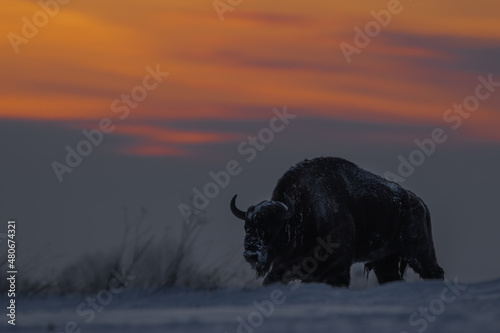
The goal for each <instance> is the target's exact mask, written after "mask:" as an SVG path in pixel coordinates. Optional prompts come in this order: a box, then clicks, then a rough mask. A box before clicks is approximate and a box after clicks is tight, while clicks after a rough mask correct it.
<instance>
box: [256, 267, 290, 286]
mask: <svg viewBox="0 0 500 333" xmlns="http://www.w3.org/2000/svg"><path fill="white" fill-rule="evenodd" d="M278 282H281V283H284V284H287V283H288V281H284V280H283V272H282V271H281V270H277V269H272V270H271V271H270V272H269V273H268V274H267V275H266V277H265V278H264V281H263V282H262V284H263V285H264V286H267V285H270V284H273V283H278Z"/></svg>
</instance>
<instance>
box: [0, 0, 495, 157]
mask: <svg viewBox="0 0 500 333" xmlns="http://www.w3.org/2000/svg"><path fill="white" fill-rule="evenodd" d="M46 2H50V1H46ZM222 2H226V1H222ZM353 2H354V1H315V2H305V1H274V2H269V1H260V0H243V1H242V2H241V4H240V5H238V6H236V7H234V8H233V10H232V11H227V12H225V13H224V21H221V20H220V19H219V16H218V14H217V12H216V10H215V9H214V6H213V3H212V1H211V0H208V1H194V0H183V1H178V2H173V1H164V0H144V1H130V0H122V1H107V2H103V1H97V0H85V1H79V0H72V1H69V2H68V3H67V4H64V5H60V9H59V11H58V12H57V13H56V14H55V15H54V17H50V18H49V19H48V23H47V24H45V25H44V24H42V25H41V26H40V27H39V28H38V32H37V33H35V35H34V36H33V37H30V38H27V39H26V41H27V43H22V44H19V45H18V46H17V47H18V51H19V52H17V53H16V52H15V47H13V46H12V43H11V41H10V40H9V36H11V38H12V36H13V35H12V34H10V35H9V33H15V34H17V35H20V36H22V28H23V25H24V23H23V20H22V18H23V17H26V18H27V19H28V20H29V21H31V22H33V16H34V15H35V16H36V15H37V13H39V12H40V10H41V7H40V5H39V4H38V2H37V1H23V0H17V1H12V2H9V5H8V7H7V6H5V7H6V8H4V9H3V10H2V12H1V13H0V31H1V32H2V33H3V36H4V37H3V38H2V39H0V49H1V53H0V70H1V73H2V76H1V80H0V118H10V119H25V120H26V119H27V120H40V121H47V120H49V121H59V122H63V123H68V124H69V123H71V126H74V124H75V123H76V124H78V123H79V121H81V127H82V128H85V126H88V125H89V124H91V123H92V122H94V123H95V126H97V125H98V123H99V120H100V119H101V118H104V117H109V118H112V119H114V120H116V119H117V118H118V115H119V114H117V113H114V112H113V111H112V107H111V105H112V103H113V101H114V100H115V99H117V98H118V99H119V98H120V96H121V95H122V94H130V92H131V90H132V89H133V88H134V87H136V86H137V85H141V84H142V82H143V78H144V76H145V75H147V74H148V72H147V70H146V67H147V66H150V67H153V68H154V67H155V66H156V65H157V64H159V66H160V68H161V69H162V70H163V71H165V72H169V73H170V75H169V76H168V77H166V78H165V79H164V81H163V82H161V83H160V84H159V85H158V87H157V88H155V89H153V90H151V91H148V95H147V97H146V98H145V99H144V101H141V102H140V103H138V104H139V105H138V106H137V107H136V108H134V109H130V113H129V116H128V117H127V118H126V119H124V120H123V121H122V122H121V123H117V130H116V133H118V134H119V135H127V136H130V137H132V138H135V139H136V140H135V142H136V144H134V145H133V146H130V147H124V148H123V150H122V152H127V153H130V154H139V155H183V154H184V153H185V152H184V151H183V150H182V148H181V146H182V145H185V144H199V143H207V142H208V143H210V142H227V141H234V140H239V139H240V138H241V137H242V136H243V135H244V134H245V133H239V134H241V135H238V134H234V133H232V134H228V133H213V132H209V131H207V132H200V131H199V130H194V129H192V130H190V129H175V128H161V127H157V126H154V127H153V124H154V123H155V121H163V122H164V123H165V122H168V121H169V120H186V121H189V120H193V119H210V120H227V119H232V120H244V119H262V120H264V119H267V118H268V117H269V115H270V110H271V109H272V108H273V107H281V106H283V105H287V106H288V108H289V109H290V110H294V109H296V110H308V111H307V113H305V112H304V113H303V114H302V116H317V117H328V118H334V119H347V120H354V121H360V122H370V121H377V122H387V123H394V124H401V123H405V124H406V123H411V124H427V125H435V126H444V125H443V120H442V114H443V112H444V110H445V109H446V108H448V107H450V106H452V105H453V103H460V102H461V101H462V100H463V99H464V98H465V97H466V96H467V95H469V94H471V93H473V92H474V88H475V87H476V85H477V79H476V77H477V76H478V75H487V74H488V73H493V74H494V77H495V73H496V74H497V76H496V77H497V78H498V80H499V81H500V73H499V72H498V69H499V67H498V59H493V58H488V54H491V49H492V48H494V49H495V50H496V52H497V53H496V54H498V45H499V44H498V43H499V42H500V2H498V1H480V2H470V1H468V0H441V1H439V2H438V1H430V0H426V1H424V0H418V1H413V2H409V1H402V2H401V6H402V8H403V9H402V11H401V13H399V14H397V15H393V16H392V19H391V22H390V23H389V25H388V26H387V27H383V28H382V33H381V34H380V35H378V36H376V37H374V38H373V40H372V41H371V43H370V45H368V46H367V47H366V48H365V49H363V50H362V52H361V54H359V55H356V54H355V55H353V57H352V62H351V63H350V64H348V63H347V62H346V60H345V58H344V56H343V55H342V52H341V51H340V48H339V44H340V43H341V42H347V43H351V44H352V43H353V38H354V31H353V28H354V26H360V27H364V25H365V24H366V23H367V22H369V21H371V20H373V18H372V17H371V16H370V11H371V10H375V11H379V10H381V9H385V8H387V3H388V2H387V1H373V0H370V1H355V2H354V3H353ZM38 17H42V16H40V15H38ZM495 47H496V48H495ZM464 55H465V56H464ZM490 65H491V66H490ZM494 66H496V67H494ZM499 90H500V89H499ZM498 95H500V91H499V92H498V93H497V94H496V95H493V96H492V97H491V98H489V99H488V100H486V101H484V102H482V104H481V108H480V112H477V113H475V114H474V116H473V117H471V118H470V119H468V120H467V122H468V126H467V128H466V129H465V130H464V131H463V135H466V136H468V137H470V138H473V139H476V140H484V141H495V142H499V141H500V134H499V132H498V124H500V112H499V110H498V105H500V104H499V101H500V98H499V97H498ZM116 121H118V120H116ZM148 123H150V124H151V126H148V125H147V124H148Z"/></svg>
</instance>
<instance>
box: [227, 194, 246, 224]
mask: <svg viewBox="0 0 500 333" xmlns="http://www.w3.org/2000/svg"><path fill="white" fill-rule="evenodd" d="M237 196H238V194H235V195H234V197H233V199H231V212H232V213H233V215H234V216H236V217H237V218H239V219H240V220H243V221H245V217H246V215H247V213H245V212H244V211H242V210H239V209H238V207H236V197H237Z"/></svg>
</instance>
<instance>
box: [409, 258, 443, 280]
mask: <svg viewBox="0 0 500 333" xmlns="http://www.w3.org/2000/svg"><path fill="white" fill-rule="evenodd" d="M408 265H409V266H410V267H411V268H412V269H413V270H414V271H415V272H416V273H417V274H418V275H420V277H421V278H422V279H426V280H427V279H439V280H443V279H444V270H443V269H442V268H441V267H440V266H439V265H438V264H437V262H436V260H435V259H427V258H426V259H424V261H419V260H418V259H410V260H408Z"/></svg>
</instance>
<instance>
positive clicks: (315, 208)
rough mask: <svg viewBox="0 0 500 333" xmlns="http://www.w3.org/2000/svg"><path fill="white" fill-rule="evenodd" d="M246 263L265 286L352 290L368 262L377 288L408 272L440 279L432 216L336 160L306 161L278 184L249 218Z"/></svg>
mask: <svg viewBox="0 0 500 333" xmlns="http://www.w3.org/2000/svg"><path fill="white" fill-rule="evenodd" d="M231 211H232V213H233V214H234V215H235V216H236V217H237V218H239V219H241V220H244V221H245V232H246V236H245V252H244V257H245V259H246V261H247V262H248V263H250V265H251V266H252V268H254V269H255V270H256V271H257V274H258V276H265V278H264V284H265V285H266V284H270V283H275V282H283V283H288V282H289V281H291V280H294V279H298V280H302V281H304V282H320V283H327V284H330V285H333V286H349V282H350V267H351V265H352V264H353V263H354V262H365V268H366V269H367V271H370V270H372V269H373V270H374V271H375V274H376V276H377V279H378V281H379V283H386V282H390V281H396V280H402V279H403V274H404V272H405V269H406V267H407V266H410V267H411V268H413V270H414V271H415V272H417V273H418V274H419V275H420V276H421V277H422V278H424V279H443V275H444V272H443V269H442V268H441V267H440V266H439V265H438V264H437V261H436V255H435V252H434V244H433V241H432V232H431V220H430V214H429V210H428V208H427V206H426V205H425V203H424V202H423V201H422V199H420V198H419V197H418V196H416V195H415V194H414V193H413V192H411V191H408V190H406V189H404V188H402V187H401V186H400V185H398V184H397V183H394V182H391V181H388V180H386V179H384V178H382V177H379V176H377V175H375V174H373V173H371V172H368V171H366V170H364V169H362V168H360V167H358V166H357V165H356V164H354V163H352V162H349V161H347V160H344V159H342V158H335V157H320V158H315V159H312V160H304V161H302V162H300V163H298V164H296V165H295V166H293V167H291V168H290V169H289V170H288V171H287V172H286V173H285V174H284V175H283V176H282V177H281V179H279V181H278V183H277V185H276V187H275V189H274V191H273V194H272V197H271V200H270V201H267V200H266V201H263V202H261V203H259V204H257V205H255V206H251V207H249V208H248V210H247V211H241V210H239V209H238V208H237V207H236V195H235V196H234V197H233V199H232V200H231Z"/></svg>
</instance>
